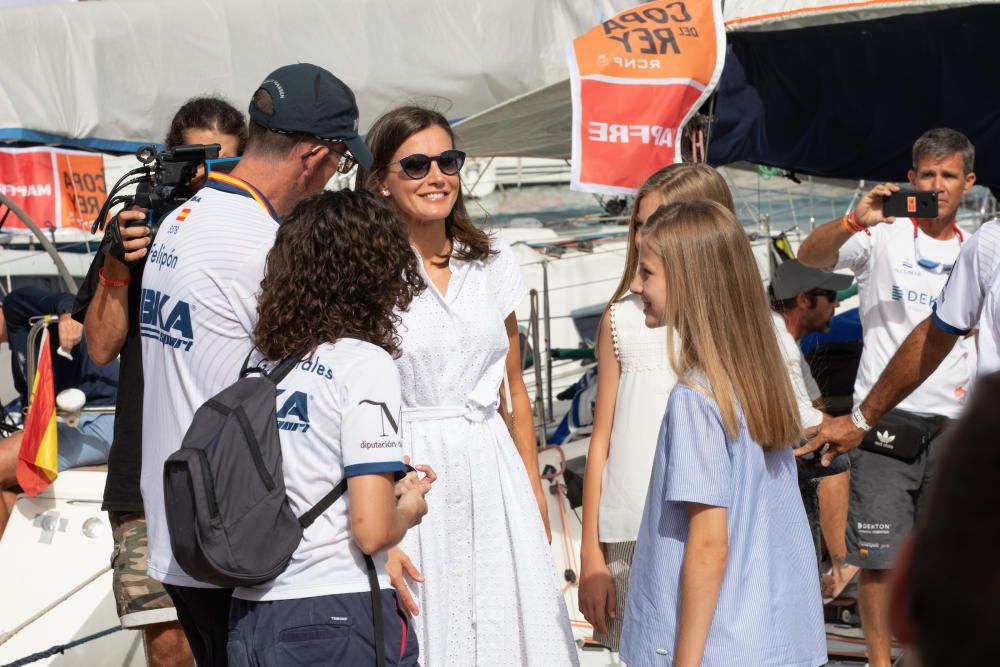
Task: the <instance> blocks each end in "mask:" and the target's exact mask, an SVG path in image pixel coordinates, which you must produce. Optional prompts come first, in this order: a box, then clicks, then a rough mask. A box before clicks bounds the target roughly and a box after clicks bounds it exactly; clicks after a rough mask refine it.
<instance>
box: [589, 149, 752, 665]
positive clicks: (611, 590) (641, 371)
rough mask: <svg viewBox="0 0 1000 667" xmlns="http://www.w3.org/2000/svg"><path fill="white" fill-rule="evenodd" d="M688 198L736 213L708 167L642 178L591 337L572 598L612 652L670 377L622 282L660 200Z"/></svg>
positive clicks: (657, 336) (658, 332)
mask: <svg viewBox="0 0 1000 667" xmlns="http://www.w3.org/2000/svg"><path fill="white" fill-rule="evenodd" d="M685 199H711V200H713V201H717V202H719V203H720V204H722V205H723V206H725V207H726V208H728V209H729V210H733V196H732V194H731V193H730V191H729V187H728V186H727V185H726V182H725V180H724V179H723V178H722V176H721V175H720V174H719V172H717V171H716V170H715V169H712V168H711V167H709V166H708V165H704V164H698V163H686V164H672V165H669V166H667V167H664V168H663V169H660V170H659V171H657V172H655V173H654V174H653V175H651V176H650V177H649V178H648V179H646V182H645V183H643V185H642V187H641V188H639V192H638V193H637V195H636V199H635V202H634V204H633V206H632V216H631V220H630V221H629V238H628V252H627V254H626V257H625V271H624V273H623V274H622V279H621V282H620V283H619V285H618V288H617V289H616V290H615V294H614V296H613V297H612V299H611V301H610V303H609V304H608V307H607V308H606V309H605V311H604V316H603V317H602V318H601V324H600V327H599V329H598V333H597V337H598V340H597V367H598V371H597V372H598V385H597V402H596V406H595V414H594V430H593V434H592V435H591V438H590V448H589V450H588V452H587V471H586V474H585V475H584V490H583V539H582V544H581V547H580V560H581V564H582V567H581V569H580V588H579V604H580V611H581V612H582V613H583V615H584V618H586V619H587V621H588V622H590V623H591V625H593V626H594V629H595V631H596V633H595V635H594V639H595V640H596V641H598V642H600V643H601V644H604V645H605V646H607V647H608V648H610V649H611V650H612V651H617V650H618V642H619V639H620V637H621V628H622V616H623V615H624V613H625V600H626V594H627V592H628V577H629V568H630V567H631V564H632V554H633V553H634V551H635V539H636V536H637V535H638V534H639V521H640V519H641V518H642V508H643V505H644V504H645V502H646V495H645V491H646V486H647V484H648V482H649V471H650V470H651V469H652V467H653V454H654V452H655V451H656V435H657V433H658V432H659V430H660V423H661V422H662V421H663V411H664V410H665V409H666V407H667V397H668V396H669V394H670V390H671V389H672V388H673V386H674V381H675V379H676V378H675V377H674V375H673V372H672V371H671V369H670V362H669V361H668V359H667V349H666V345H665V342H664V341H665V340H666V332H664V330H663V329H661V328H655V329H650V328H648V327H646V325H645V317H644V315H643V312H642V299H641V298H640V297H639V296H638V295H636V294H631V293H629V289H628V288H629V284H630V283H631V282H632V279H633V278H634V277H635V272H636V267H637V266H638V263H639V262H638V257H639V240H640V239H641V238H642V229H643V225H644V224H645V222H646V220H647V219H648V218H649V216H650V215H652V213H653V211H655V210H656V209H657V208H659V207H660V206H662V205H663V204H669V203H671V202H675V201H683V200H685Z"/></svg>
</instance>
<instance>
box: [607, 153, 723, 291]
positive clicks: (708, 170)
mask: <svg viewBox="0 0 1000 667" xmlns="http://www.w3.org/2000/svg"><path fill="white" fill-rule="evenodd" d="M651 196H652V197H659V198H660V202H661V203H663V204H670V203H672V202H676V201H682V200H684V199H711V200H712V201H716V202H719V203H720V204H722V205H723V206H725V207H726V208H728V209H729V210H730V211H733V212H734V213H735V211H736V207H735V205H734V204H733V194H732V192H730V191H729V186H728V185H726V181H725V179H724V178H722V175H721V174H720V173H719V172H717V171H716V170H715V169H713V168H712V167H709V166H708V165H707V164H702V163H700V162H693V163H692V162H684V163H681V164H671V165H667V166H666V167H664V168H662V169H660V170H658V171H655V172H653V173H652V174H651V175H650V176H649V178H647V179H646V182H645V183H643V184H642V187H641V188H639V192H637V193H636V195H635V201H634V202H633V203H632V215H630V216H629V220H628V248H627V249H626V251H625V252H626V254H625V270H624V272H623V273H622V278H621V281H620V282H619V283H618V287H617V288H615V292H614V296H612V297H611V301H609V302H608V307H610V306H611V304H613V303H614V302H616V301H618V299H620V298H622V297H623V296H624V295H625V294H627V293H628V286H629V285H630V284H631V283H632V279H633V278H635V272H636V269H637V268H638V267H639V251H638V250H637V249H636V247H635V234H636V231H637V228H636V218H638V217H639V203H640V202H641V201H642V200H643V198H644V197H651Z"/></svg>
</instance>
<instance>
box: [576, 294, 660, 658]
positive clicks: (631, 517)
mask: <svg viewBox="0 0 1000 667" xmlns="http://www.w3.org/2000/svg"><path fill="white" fill-rule="evenodd" d="M609 319H610V321H611V339H612V341H613V343H614V347H615V356H616V357H617V358H618V363H619V364H620V365H621V376H620V378H619V380H618V395H617V398H616V399H615V418H614V422H613V425H612V427H611V447H610V449H609V451H608V461H607V463H606V464H605V466H604V474H603V476H602V478H601V479H602V481H601V502H600V505H599V510H598V529H597V531H598V538H599V539H600V541H601V549H602V551H603V552H604V558H605V561H606V562H607V564H608V570H609V571H610V572H611V576H612V578H613V579H614V582H615V598H616V600H615V601H616V607H617V609H618V613H617V614H616V615H615V618H613V619H608V634H607V635H600V633H599V632H597V631H596V630H595V633H594V638H595V639H597V640H598V641H600V642H601V643H602V644H604V645H605V646H608V647H609V648H611V649H612V650H616V651H617V650H618V640H619V638H620V637H621V630H622V622H623V621H624V618H625V606H626V599H627V593H628V580H629V572H630V570H631V566H632V555H633V553H634V550H635V542H636V538H637V537H638V536H639V525H640V523H641V522H642V511H643V508H644V507H645V503H646V489H647V488H648V487H649V476H650V472H651V471H652V469H653V457H654V455H655V454H656V443H657V439H658V436H659V431H660V424H661V422H662V421H663V413H664V412H665V411H666V408H667V399H668V398H669V397H670V390H671V389H673V388H674V385H675V384H677V376H676V375H674V372H673V370H672V369H671V368H670V361H669V359H668V358H667V332H666V329H665V328H664V327H658V328H656V329H650V328H649V327H647V326H646V316H645V315H644V314H643V312H642V299H641V298H639V297H638V296H636V295H635V294H628V295H626V296H624V297H622V298H621V299H619V300H618V301H616V302H615V303H613V304H611V309H610V313H609Z"/></svg>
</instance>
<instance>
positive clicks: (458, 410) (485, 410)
mask: <svg viewBox="0 0 1000 667" xmlns="http://www.w3.org/2000/svg"><path fill="white" fill-rule="evenodd" d="M498 409H499V406H498V405H497V404H493V405H479V404H477V403H473V402H472V401H467V402H466V403H465V405H433V406H427V407H419V408H403V419H404V420H406V421H409V422H428V421H436V420H440V419H455V418H457V417H464V418H465V419H467V420H468V421H470V422H474V423H477V424H480V423H483V422H485V421H486V420H487V419H489V418H490V415H496V416H497V417H499V416H500V413H499V412H497V410H498Z"/></svg>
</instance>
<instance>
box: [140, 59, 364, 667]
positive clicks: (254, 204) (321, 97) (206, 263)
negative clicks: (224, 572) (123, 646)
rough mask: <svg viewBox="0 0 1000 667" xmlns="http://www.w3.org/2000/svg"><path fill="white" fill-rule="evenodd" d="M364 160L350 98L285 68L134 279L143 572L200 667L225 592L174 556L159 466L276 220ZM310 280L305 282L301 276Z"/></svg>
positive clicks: (216, 658)
mask: <svg viewBox="0 0 1000 667" xmlns="http://www.w3.org/2000/svg"><path fill="white" fill-rule="evenodd" d="M356 162H358V163H361V164H362V165H364V166H366V167H368V166H370V164H371V155H370V154H369V152H368V149H367V148H366V147H365V144H364V142H363V141H362V140H361V138H360V137H359V136H358V107H357V104H356V103H355V99H354V94H353V93H352V92H351V90H350V89H349V88H348V87H347V86H346V85H345V84H344V83H343V82H342V81H340V80H339V79H338V78H337V77H335V76H334V75H333V74H331V73H330V72H328V71H326V70H325V69H322V68H320V67H317V66H316V65H310V64H306V63H301V64H296V65H288V66H285V67H281V68H279V69H277V70H275V71H274V72H272V73H271V74H269V75H268V76H267V77H266V78H265V79H264V81H263V82H262V83H261V84H260V86H259V87H258V89H257V91H256V92H255V93H254V95H253V99H252V100H251V102H250V127H249V136H248V140H247V145H246V149H245V151H244V154H243V158H242V159H241V160H240V162H239V164H238V165H237V166H236V168H235V169H234V170H233V171H232V173H231V174H222V173H218V172H212V173H209V175H208V178H207V182H206V185H205V187H204V188H202V189H201V190H200V191H199V192H198V194H197V195H195V196H194V197H192V198H191V199H189V200H188V201H187V202H185V203H184V204H182V205H181V206H180V207H179V208H178V209H177V210H175V211H174V212H172V213H170V214H169V215H167V217H166V218H165V219H164V220H163V222H162V224H161V225H160V229H159V231H158V233H157V235H156V238H155V239H154V240H153V244H152V246H151V247H150V254H151V255H153V254H156V253H159V254H162V255H164V256H169V257H171V261H169V262H165V263H149V264H148V265H147V267H146V271H145V273H144V275H143V278H142V308H141V315H140V328H141V333H142V365H143V370H144V375H145V376H144V383H143V384H144V390H145V397H144V403H145V405H146V410H145V411H144V413H143V423H142V482H141V488H142V498H143V504H144V506H145V509H146V520H147V525H148V537H149V551H148V570H149V575H150V576H151V577H153V578H154V579H158V580H160V581H162V582H163V583H164V586H165V588H166V589H167V591H168V592H169V594H170V597H171V598H172V599H173V601H174V604H175V606H176V608H177V615H178V619H179V620H180V622H181V625H182V626H183V627H184V632H185V634H186V635H187V638H188V641H189V642H190V644H191V651H192V653H193V655H194V657H195V659H196V660H197V662H198V664H199V665H200V666H202V667H204V666H205V665H226V664H227V654H226V635H227V626H228V615H229V599H230V593H231V591H229V590H226V589H219V588H215V587H212V586H210V585H208V584H205V583H202V582H200V581H197V580H195V579H193V578H192V577H190V576H189V575H188V574H187V573H186V572H184V570H183V569H181V568H180V566H179V565H178V564H177V562H176V561H175V560H174V558H173V553H172V551H171V547H170V536H169V534H168V532H167V527H166V508H165V507H164V496H163V463H164V461H165V459H166V458H167V457H168V456H169V455H170V454H172V453H173V452H175V451H176V450H177V449H178V448H179V447H180V445H181V442H182V440H183V439H184V434H185V432H186V431H187V429H188V426H189V425H190V424H191V420H192V418H193V416H194V412H195V410H197V409H198V408H199V407H200V406H201V405H202V404H203V403H204V402H205V401H206V400H207V399H209V398H210V397H212V396H213V395H215V394H216V393H218V392H219V391H221V390H222V389H223V388H225V387H227V386H228V385H230V384H232V383H233V382H235V381H236V380H237V378H238V375H239V370H240V367H241V365H242V363H243V361H244V359H245V358H246V357H247V355H248V354H249V352H250V350H251V348H252V347H253V343H252V340H251V334H252V332H253V329H254V324H255V321H256V307H257V293H258V291H259V289H260V282H261V279H262V278H263V276H264V269H265V262H266V259H267V253H268V251H269V250H270V248H271V246H272V244H273V242H274V237H275V234H276V233H277V229H278V221H279V216H281V215H283V214H285V213H287V212H288V211H289V210H290V209H291V208H292V207H293V206H294V205H295V203H296V202H297V201H298V200H299V199H301V198H303V197H306V196H308V195H311V194H315V193H318V192H320V191H321V190H322V189H323V187H324V186H325V185H326V183H327V182H328V181H329V180H330V178H331V177H332V176H333V174H334V172H337V171H339V172H341V173H347V172H348V171H350V170H351V169H352V168H353V166H354V164H355V163H356ZM302 279H303V280H308V279H309V277H308V276H303V278H302Z"/></svg>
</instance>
